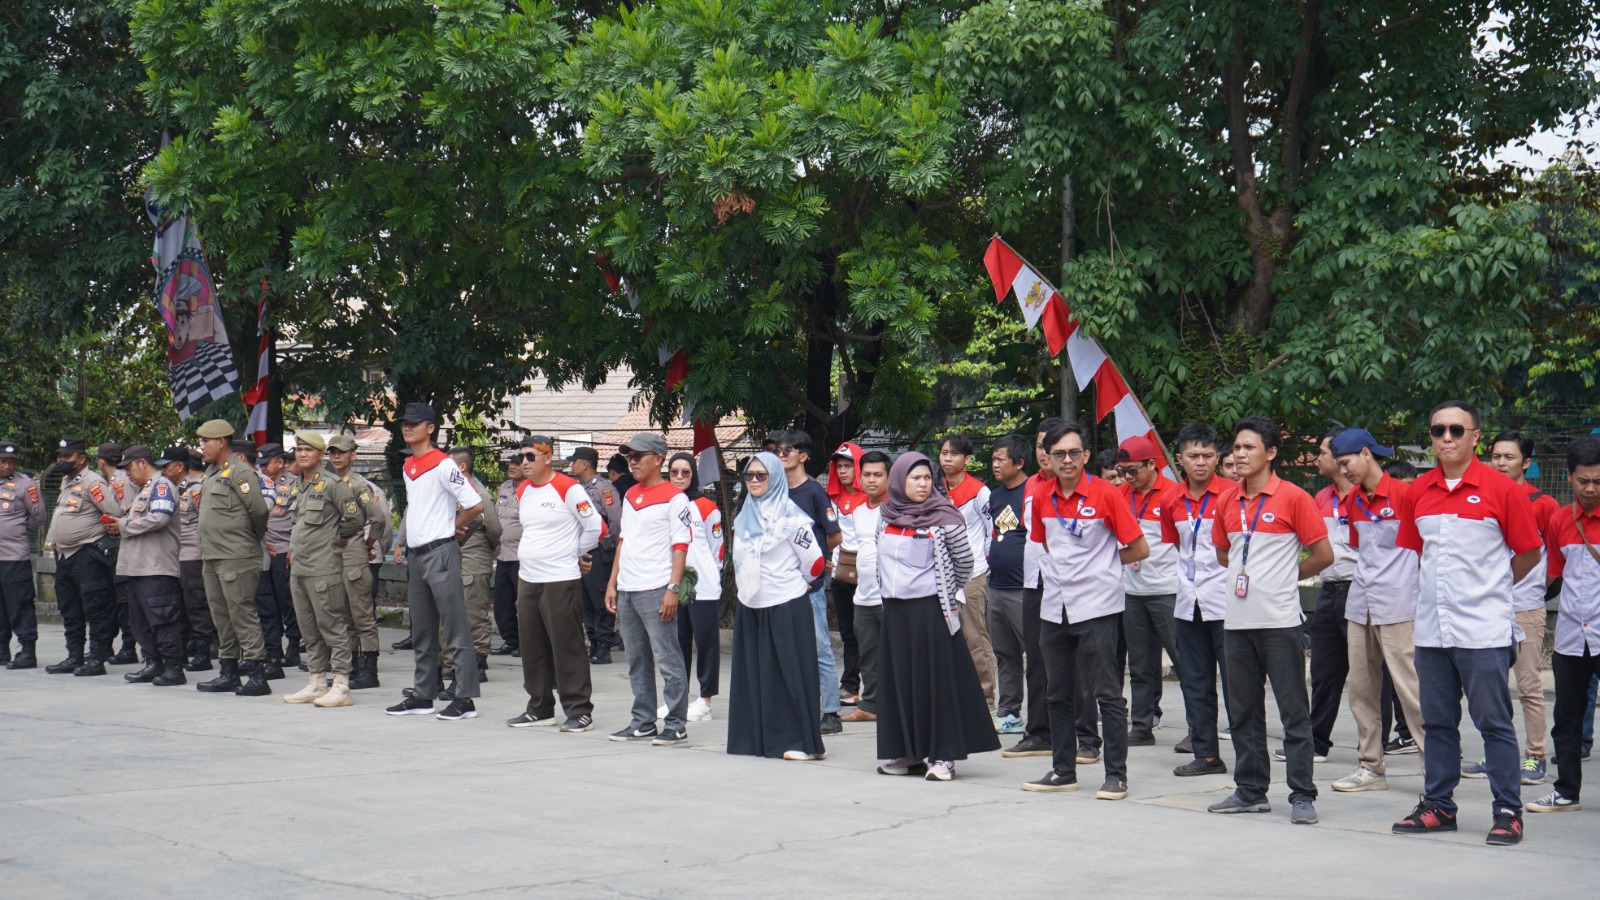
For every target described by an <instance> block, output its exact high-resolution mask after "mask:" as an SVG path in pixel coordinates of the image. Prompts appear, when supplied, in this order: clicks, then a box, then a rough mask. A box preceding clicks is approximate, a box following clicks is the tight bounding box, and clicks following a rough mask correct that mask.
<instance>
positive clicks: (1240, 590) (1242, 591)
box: [1233, 572, 1250, 599]
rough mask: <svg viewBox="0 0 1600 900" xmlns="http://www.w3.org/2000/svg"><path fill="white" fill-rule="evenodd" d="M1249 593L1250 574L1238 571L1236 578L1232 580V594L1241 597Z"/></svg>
mask: <svg viewBox="0 0 1600 900" xmlns="http://www.w3.org/2000/svg"><path fill="white" fill-rule="evenodd" d="M1249 593H1250V576H1249V575H1246V574H1244V573H1243V572H1240V573H1239V577H1238V579H1237V580H1235V581H1234V582H1233V595H1234V596H1235V597H1239V598H1241V599H1243V598H1244V597H1245V596H1247V595H1248V594H1249Z"/></svg>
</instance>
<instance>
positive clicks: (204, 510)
mask: <svg viewBox="0 0 1600 900" xmlns="http://www.w3.org/2000/svg"><path fill="white" fill-rule="evenodd" d="M196 433H197V434H198V435H199V436H200V454H201V456H203V457H205V461H206V475H205V481H204V482H202V483H201V485H200V555H201V557H202V558H203V560H204V565H203V566H202V571H203V572H204V574H205V581H206V603H207V605H209V606H210V607H211V621H212V622H213V623H214V624H215V625H216V626H217V641H218V643H219V644H220V645H221V661H220V662H219V663H218V664H217V668H218V672H217V677H216V678H213V679H211V680H210V681H203V682H201V683H200V684H197V685H195V688H196V689H197V690H200V691H204V692H206V693H208V694H220V693H225V692H230V691H231V692H233V693H235V694H238V695H239V696H244V697H259V696H262V695H265V694H270V693H272V688H271V687H270V686H269V685H268V684H267V680H266V674H267V672H266V655H267V654H266V647H265V645H264V644H263V643H262V640H261V617H260V616H259V615H258V614H257V613H256V587H257V585H259V584H260V582H261V541H262V540H263V539H264V538H266V536H267V502H266V500H265V499H264V498H263V497H262V496H261V479H260V478H258V477H256V473H255V470H254V469H252V468H251V467H250V465H249V464H248V463H247V462H246V461H245V459H244V457H242V456H240V455H238V454H237V453H234V452H233V447H232V445H231V443H230V442H229V438H231V437H233V426H232V425H230V424H228V423H227V422H224V421H222V420H221V419H212V420H211V421H209V422H207V423H205V424H204V425H201V426H200V427H199V429H197V430H196ZM240 675H244V676H246V677H247V678H248V681H246V682H245V683H244V684H240V681H239V676H240Z"/></svg>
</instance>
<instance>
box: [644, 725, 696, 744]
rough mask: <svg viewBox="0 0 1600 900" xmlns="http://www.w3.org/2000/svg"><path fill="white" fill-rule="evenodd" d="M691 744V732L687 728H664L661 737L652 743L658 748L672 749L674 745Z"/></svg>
mask: <svg viewBox="0 0 1600 900" xmlns="http://www.w3.org/2000/svg"><path fill="white" fill-rule="evenodd" d="M688 742H689V731H688V729H685V728H664V729H662V731H661V734H660V736H658V737H657V738H656V739H655V740H653V741H651V742H650V743H651V744H652V745H654V746H657V747H671V746H673V745H674V744H686V743H688Z"/></svg>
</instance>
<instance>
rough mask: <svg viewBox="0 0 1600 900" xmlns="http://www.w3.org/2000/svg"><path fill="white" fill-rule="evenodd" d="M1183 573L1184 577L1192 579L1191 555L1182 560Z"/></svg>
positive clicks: (1192, 564)
mask: <svg viewBox="0 0 1600 900" xmlns="http://www.w3.org/2000/svg"><path fill="white" fill-rule="evenodd" d="M1183 574H1184V577H1186V578H1188V579H1189V580H1190V581H1193V580H1194V558H1193V557H1190V558H1189V559H1186V560H1184V562H1183Z"/></svg>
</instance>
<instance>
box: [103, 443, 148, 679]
mask: <svg viewBox="0 0 1600 900" xmlns="http://www.w3.org/2000/svg"><path fill="white" fill-rule="evenodd" d="M121 461H122V445H121V444H118V443H114V442H111V441H107V442H106V443H104V444H101V445H100V446H99V447H98V448H97V449H96V451H95V464H96V466H98V468H99V469H100V477H101V478H104V479H105V480H106V484H109V485H111V492H112V493H113V494H115V495H116V497H117V504H118V505H119V506H121V507H122V508H123V509H127V508H128V504H129V503H131V502H132V501H133V495H134V494H135V493H136V490H135V489H134V486H133V483H132V482H130V481H129V480H128V476H127V474H126V473H124V472H123V471H122V470H121V469H120V468H118V467H117V464H118V463H119V462H121ZM120 543H121V539H120V538H118V537H116V536H115V535H112V536H111V537H110V539H108V540H107V542H106V546H107V547H109V548H111V568H112V569H113V570H115V569H116V567H117V548H118V547H119V545H120ZM112 583H113V588H112V600H113V601H114V602H115V604H116V619H117V630H118V632H120V633H121V635H122V649H120V650H118V651H117V652H116V654H115V655H113V656H112V657H111V658H110V659H108V660H106V662H107V663H110V664H112V665H118V666H131V665H133V664H134V663H136V662H138V661H139V653H138V651H137V650H135V649H134V640H133V631H132V629H131V628H130V627H129V625H128V609H129V607H130V606H131V605H132V603H133V590H132V588H131V586H130V585H129V584H128V579H126V578H122V577H114V578H113V579H112Z"/></svg>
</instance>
